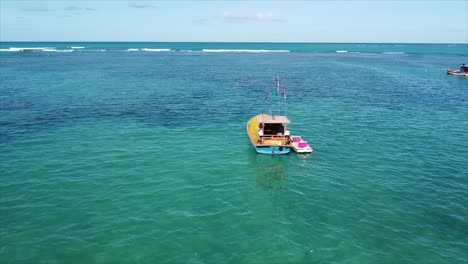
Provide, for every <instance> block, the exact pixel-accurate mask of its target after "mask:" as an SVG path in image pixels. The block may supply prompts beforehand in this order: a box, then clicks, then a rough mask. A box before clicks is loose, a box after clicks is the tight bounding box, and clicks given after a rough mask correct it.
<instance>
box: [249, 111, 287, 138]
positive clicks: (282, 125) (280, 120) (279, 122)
mask: <svg viewBox="0 0 468 264" xmlns="http://www.w3.org/2000/svg"><path fill="white" fill-rule="evenodd" d="M257 121H258V124H259V126H258V135H259V136H289V131H288V130H287V127H286V125H287V124H290V123H291V122H290V121H289V119H288V118H287V117H285V116H270V115H259V116H257Z"/></svg>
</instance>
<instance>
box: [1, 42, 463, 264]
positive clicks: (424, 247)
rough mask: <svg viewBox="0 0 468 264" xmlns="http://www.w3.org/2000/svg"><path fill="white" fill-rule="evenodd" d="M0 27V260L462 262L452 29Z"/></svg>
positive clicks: (458, 80) (456, 51)
mask: <svg viewBox="0 0 468 264" xmlns="http://www.w3.org/2000/svg"><path fill="white" fill-rule="evenodd" d="M0 44H1V45H0V46H1V47H0V48H2V49H10V48H11V47H14V48H20V47H30V48H31V47H47V48H48V49H47V50H69V49H71V47H72V46H73V47H84V48H82V49H75V50H74V51H72V52H56V51H44V49H42V50H34V51H23V52H20V51H3V52H0V175H1V177H0V215H1V217H0V262H1V263H122V262H126V263H135V262H137V263H468V253H467V252H468V251H467V250H466V249H467V248H468V239H467V237H468V198H467V197H468V134H467V133H466V130H467V128H468V78H463V77H458V76H449V75H446V74H445V69H446V68H456V67H458V66H459V65H460V64H461V63H467V62H468V55H467V52H466V47H467V46H466V45H449V44H428V45H423V44H401V45H400V44H326V43H322V44H315V45H314V44H300V43H299V44H288V43H280V44H274V43H273V44H261V43H254V44H248V43H163V44H167V45H163V44H161V43H88V42H86V43H5V42H3V43H0ZM52 48H53V49H52ZM145 48H146V49H148V48H149V49H166V48H167V49H171V50H173V51H170V52H164V51H163V52H148V50H147V52H145V51H144V50H138V51H134V52H127V50H128V49H145ZM101 49H104V50H106V51H105V52H103V51H102V52H101V51H100V50H101ZM203 49H217V51H220V50H224V51H223V52H212V51H211V52H206V51H205V52H203V51H201V50H203ZM226 49H237V50H239V49H241V50H244V52H239V51H235V52H234V51H232V50H231V51H230V52H226ZM188 50H191V51H188ZM245 50H248V51H247V52H246V51H245ZM259 50H268V51H271V50H283V51H286V50H287V51H289V52H265V51H261V52H260V51H259ZM337 50H347V51H349V52H347V53H343V52H342V53H337V52H336V51H337ZM153 51H154V50H153ZM354 52H356V53H354ZM357 52H359V53H357ZM275 76H279V77H280V81H281V82H282V83H284V84H285V86H286V92H287V104H286V105H285V104H283V103H281V104H278V101H277V99H276V98H275V97H274V94H275V93H274V89H275V88H274V77H275ZM266 89H269V90H270V95H271V97H270V99H269V103H268V104H265V103H264V94H265V90H266ZM278 105H279V106H278ZM270 109H271V110H272V111H273V112H278V111H279V110H280V111H281V112H282V113H283V114H287V116H288V117H289V119H290V120H291V121H292V124H291V125H290V126H289V129H290V130H291V132H292V133H294V134H299V135H301V136H302V137H303V138H304V139H306V140H308V141H309V143H310V144H311V145H312V146H313V147H314V152H313V153H312V154H310V155H297V154H295V153H291V154H289V155H284V156H269V155H259V154H257V153H255V150H254V149H253V147H252V146H251V145H250V141H249V139H248V137H247V134H246V127H245V126H246V122H247V121H248V120H249V119H250V118H251V117H252V116H254V115H256V114H258V113H259V112H261V111H270Z"/></svg>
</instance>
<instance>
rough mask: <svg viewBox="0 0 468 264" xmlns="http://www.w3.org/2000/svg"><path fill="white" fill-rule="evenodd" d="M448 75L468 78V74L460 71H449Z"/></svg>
mask: <svg viewBox="0 0 468 264" xmlns="http://www.w3.org/2000/svg"><path fill="white" fill-rule="evenodd" d="M447 74H450V75H456V76H463V77H468V73H464V72H460V71H458V70H453V69H448V70H447Z"/></svg>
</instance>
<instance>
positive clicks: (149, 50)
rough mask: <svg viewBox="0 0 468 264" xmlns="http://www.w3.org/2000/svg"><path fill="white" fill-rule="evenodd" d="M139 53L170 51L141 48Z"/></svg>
mask: <svg viewBox="0 0 468 264" xmlns="http://www.w3.org/2000/svg"><path fill="white" fill-rule="evenodd" d="M141 51H147V52H167V51H172V50H171V49H148V48H143V49H141Z"/></svg>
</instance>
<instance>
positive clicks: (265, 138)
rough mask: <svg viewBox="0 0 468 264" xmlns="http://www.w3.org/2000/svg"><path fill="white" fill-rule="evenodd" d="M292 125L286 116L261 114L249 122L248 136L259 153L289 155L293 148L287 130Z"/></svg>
mask: <svg viewBox="0 0 468 264" xmlns="http://www.w3.org/2000/svg"><path fill="white" fill-rule="evenodd" d="M290 123H291V122H290V121H289V119H288V118H287V117H286V116H279V115H267V114H264V113H261V114H258V115H256V116H254V117H252V118H251V119H250V120H249V122H247V134H248V135H249V138H250V141H251V142H252V145H253V146H254V147H255V150H256V151H257V152H258V153H262V154H287V153H289V152H290V151H291V147H292V145H291V141H290V138H289V131H288V130H287V125H288V124H290Z"/></svg>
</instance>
